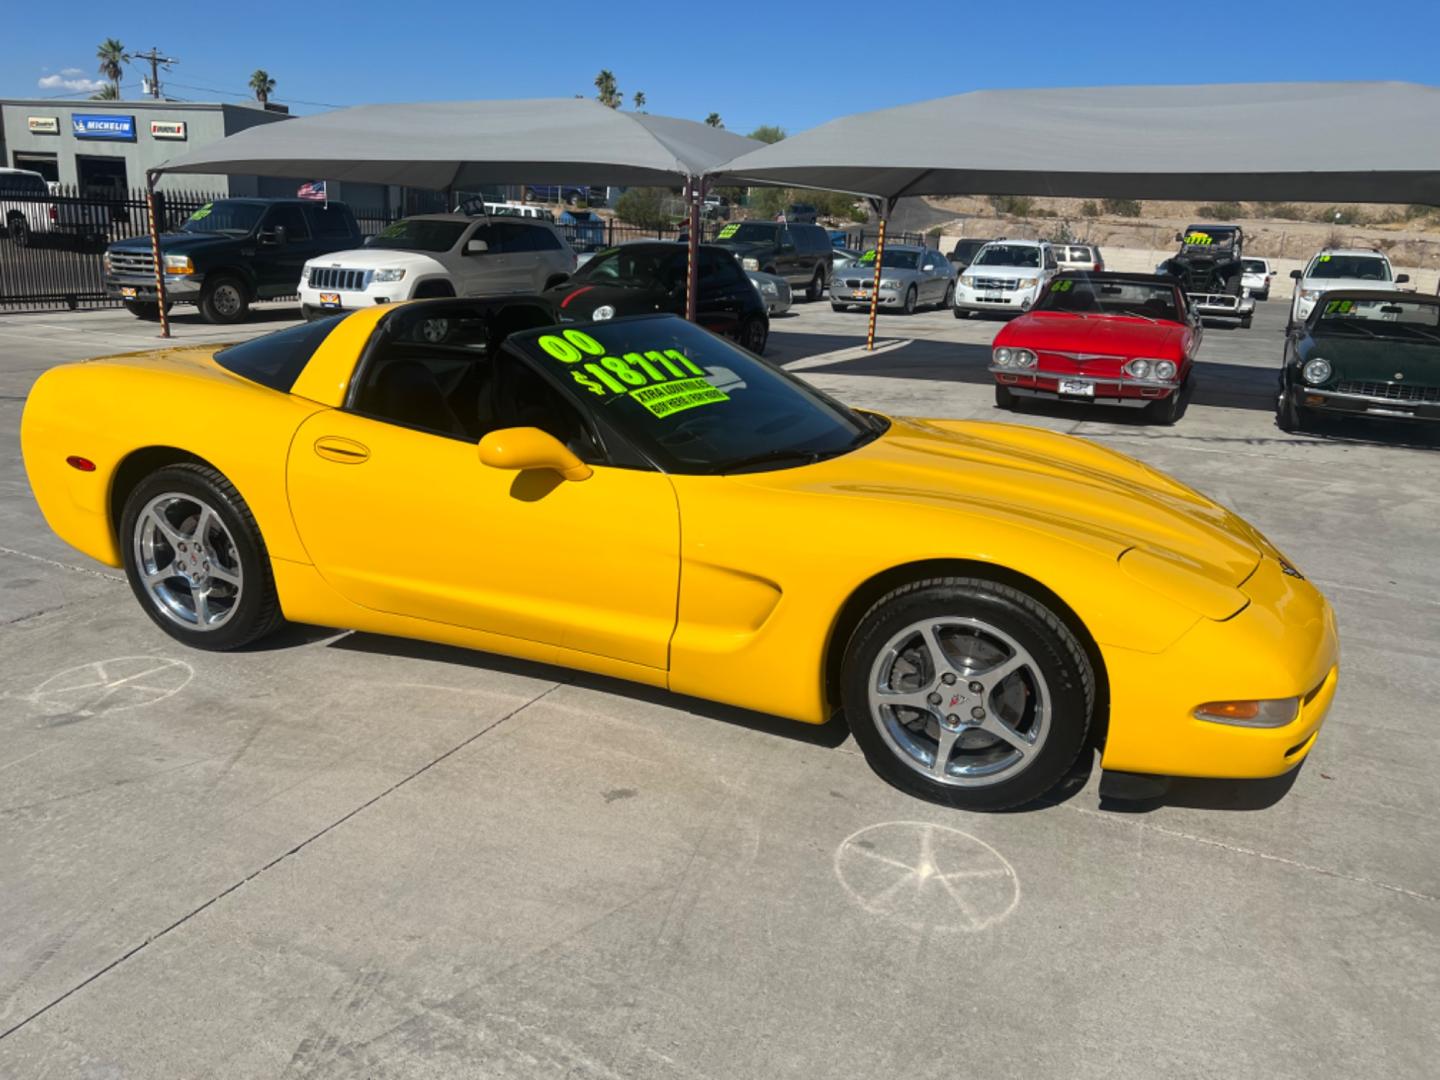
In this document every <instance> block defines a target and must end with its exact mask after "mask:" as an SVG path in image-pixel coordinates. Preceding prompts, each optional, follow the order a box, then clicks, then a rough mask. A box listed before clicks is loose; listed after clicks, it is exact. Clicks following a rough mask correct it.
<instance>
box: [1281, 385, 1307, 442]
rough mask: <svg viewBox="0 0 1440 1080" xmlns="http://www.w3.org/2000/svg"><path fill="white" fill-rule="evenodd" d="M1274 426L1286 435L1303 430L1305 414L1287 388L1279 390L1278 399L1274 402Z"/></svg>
mask: <svg viewBox="0 0 1440 1080" xmlns="http://www.w3.org/2000/svg"><path fill="white" fill-rule="evenodd" d="M1275 426H1276V427H1278V428H1279V429H1280V430H1281V431H1283V432H1285V434H1287V435H1299V434H1302V433H1303V432H1304V431H1305V414H1304V412H1303V410H1302V409H1301V408H1300V406H1299V405H1296V404H1295V395H1294V394H1292V393H1291V392H1290V391H1289V389H1288V388H1287V389H1284V390H1281V391H1280V400H1279V401H1277V402H1276V403H1275Z"/></svg>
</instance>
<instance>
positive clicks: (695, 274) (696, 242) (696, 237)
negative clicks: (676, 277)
mask: <svg viewBox="0 0 1440 1080" xmlns="http://www.w3.org/2000/svg"><path fill="white" fill-rule="evenodd" d="M706 186H707V184H706V178H705V177H703V176H702V177H699V178H698V179H697V178H696V177H693V176H692V177H689V178H688V179H687V180H686V181H685V195H686V201H687V202H688V203H689V215H690V230H689V234H688V236H687V241H688V242H687V245H686V246H687V249H688V250H687V256H688V257H687V259H686V264H685V318H687V319H689V320H690V321H691V322H694V321H695V312H696V309H697V306H698V305H697V297H698V294H699V291H700V204H701V203H702V202H703V201H704V199H705V188H706Z"/></svg>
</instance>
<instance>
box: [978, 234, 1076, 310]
mask: <svg viewBox="0 0 1440 1080" xmlns="http://www.w3.org/2000/svg"><path fill="white" fill-rule="evenodd" d="M1058 269H1059V267H1058V264H1057V263H1056V261H1055V252H1054V251H1053V250H1052V248H1051V246H1050V244H1049V243H1048V242H1047V241H1045V240H1007V239H1005V238H1004V237H1001V238H1000V239H999V240H991V241H990V242H989V243H988V244H986V245H985V246H984V247H983V248H981V249H980V250H979V251H977V252H976V253H975V259H974V261H973V262H971V264H970V265H969V266H967V267H966V268H965V272H964V273H963V274H961V275H960V280H959V281H957V282H956V283H955V317H956V318H957V319H964V318H968V317H969V316H971V315H973V314H974V313H975V312H977V311H1000V312H1013V313H1014V314H1017V315H1018V314H1020V313H1022V312H1025V311H1029V310H1030V305H1031V304H1033V303H1035V301H1036V300H1037V299H1039V296H1040V294H1041V293H1042V292H1043V291H1044V290H1045V286H1046V285H1047V284H1049V282H1050V279H1051V278H1053V277H1054V276H1055V274H1056V272H1057V271H1058Z"/></svg>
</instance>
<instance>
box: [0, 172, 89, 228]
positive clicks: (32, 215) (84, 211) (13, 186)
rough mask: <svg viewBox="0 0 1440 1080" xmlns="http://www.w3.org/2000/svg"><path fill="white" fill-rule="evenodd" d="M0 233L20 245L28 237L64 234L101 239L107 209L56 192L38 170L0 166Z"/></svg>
mask: <svg viewBox="0 0 1440 1080" xmlns="http://www.w3.org/2000/svg"><path fill="white" fill-rule="evenodd" d="M0 222H3V223H4V229H3V231H0V235H4V236H8V237H9V238H10V239H11V240H13V241H15V243H16V244H17V245H19V246H20V247H27V246H29V244H30V241H31V238H32V237H35V236H44V235H47V234H56V233H61V234H68V235H72V236H82V237H84V238H86V239H90V238H91V237H99V238H102V239H103V238H104V236H105V233H106V229H107V227H108V226H109V224H110V211H109V209H108V208H107V207H106V206H104V205H103V204H101V203H97V202H90V201H86V200H84V199H78V198H70V197H67V196H60V195H56V194H55V193H54V192H53V191H52V190H51V188H50V185H49V184H48V183H46V181H45V178H44V177H43V176H41V175H40V174H39V173H38V172H32V171H31V170H29V169H3V168H0Z"/></svg>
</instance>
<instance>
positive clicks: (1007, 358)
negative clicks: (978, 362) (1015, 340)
mask: <svg viewBox="0 0 1440 1080" xmlns="http://www.w3.org/2000/svg"><path fill="white" fill-rule="evenodd" d="M993 356H994V359H995V366H996V367H1016V368H1033V367H1034V366H1035V354H1034V353H1033V352H1031V351H1030V350H1029V349H1006V348H1000V349H996V350H995V352H994V353H993Z"/></svg>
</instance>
